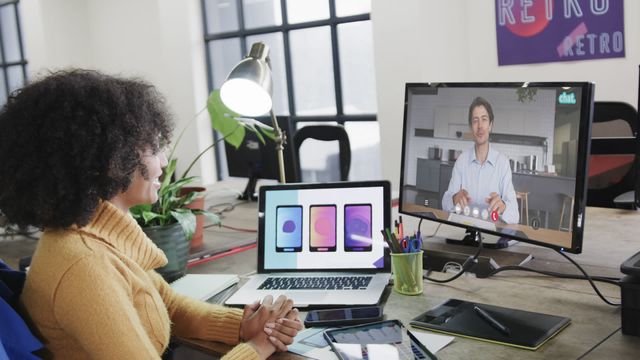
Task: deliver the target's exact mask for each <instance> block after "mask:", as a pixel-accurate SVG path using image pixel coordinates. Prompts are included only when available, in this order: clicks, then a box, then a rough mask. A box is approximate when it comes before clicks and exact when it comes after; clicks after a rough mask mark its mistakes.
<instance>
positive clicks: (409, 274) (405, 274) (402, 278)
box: [391, 250, 423, 295]
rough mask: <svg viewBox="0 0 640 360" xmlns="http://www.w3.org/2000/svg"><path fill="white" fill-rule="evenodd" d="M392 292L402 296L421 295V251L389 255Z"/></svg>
mask: <svg viewBox="0 0 640 360" xmlns="http://www.w3.org/2000/svg"><path fill="white" fill-rule="evenodd" d="M391 271H392V272H393V290H395V291H396V292H397V293H400V294H402V295H420V294H422V284H423V281H422V250H420V251H418V252H412V253H402V254H394V253H392V254H391Z"/></svg>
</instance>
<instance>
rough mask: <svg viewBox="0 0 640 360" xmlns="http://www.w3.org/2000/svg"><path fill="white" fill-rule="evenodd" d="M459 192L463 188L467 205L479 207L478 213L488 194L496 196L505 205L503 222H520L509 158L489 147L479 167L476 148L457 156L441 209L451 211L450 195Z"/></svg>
mask: <svg viewBox="0 0 640 360" xmlns="http://www.w3.org/2000/svg"><path fill="white" fill-rule="evenodd" d="M460 189H465V190H467V192H468V193H469V196H470V197H471V203H470V204H469V206H470V207H471V208H473V207H474V206H475V207H478V209H480V210H482V209H486V208H488V206H489V204H487V201H486V199H487V198H488V197H489V194H491V193H492V192H496V193H498V194H499V195H500V197H501V198H502V201H504V203H505V205H506V208H505V210H504V213H502V221H504V222H506V223H507V224H517V223H518V222H519V221H520V212H519V211H518V202H517V200H516V192H515V190H514V189H513V182H512V181H511V167H510V166H509V159H507V157H506V156H504V155H502V154H500V153H499V152H498V151H496V150H494V149H493V147H492V146H491V145H489V154H488V155H487V160H486V161H485V162H484V164H480V161H479V160H478V159H477V158H476V151H475V145H474V146H473V147H471V149H470V150H466V151H463V152H462V154H460V156H459V157H458V160H456V163H455V165H454V166H453V173H452V174H451V180H450V181H449V188H448V189H447V191H446V192H445V193H444V196H443V197H442V209H443V210H445V211H449V212H453V211H454V208H455V204H454V203H453V195H455V194H456V193H457V192H458V191H460Z"/></svg>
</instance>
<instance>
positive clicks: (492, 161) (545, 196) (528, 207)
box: [399, 82, 594, 253]
mask: <svg viewBox="0 0 640 360" xmlns="http://www.w3.org/2000/svg"><path fill="white" fill-rule="evenodd" d="M593 92H594V85H593V84H591V83H586V82H563V83H408V84H406V89H405V109H404V125H403V126H404V127H403V138H402V165H401V166H402V168H401V177H400V204H399V206H400V208H399V211H400V213H402V214H407V215H412V216H416V217H420V218H424V219H429V220H433V221H437V222H441V223H445V224H449V225H455V226H459V227H464V228H467V229H468V230H470V231H472V232H474V233H475V232H482V233H488V234H492V235H497V236H500V237H502V238H506V239H514V240H520V241H526V242H530V243H533V244H537V245H542V246H547V247H551V248H556V249H562V250H564V251H568V252H573V253H580V252H581V249H582V235H583V226H584V221H585V212H584V209H585V203H586V188H587V187H586V179H587V174H588V172H587V171H588V170H587V166H588V161H587V159H588V154H589V144H590V141H589V139H590V131H591V121H592V110H593Z"/></svg>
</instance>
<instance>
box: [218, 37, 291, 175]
mask: <svg viewBox="0 0 640 360" xmlns="http://www.w3.org/2000/svg"><path fill="white" fill-rule="evenodd" d="M271 94H272V87H271V60H270V59H269V46H268V45H266V44H265V43H263V42H257V43H254V44H253V45H251V50H250V51H249V55H247V56H246V57H245V58H244V59H242V60H241V61H240V62H239V63H238V64H237V65H236V66H235V67H234V68H233V70H231V72H230V73H229V76H227V79H226V80H225V81H224V83H223V84H222V87H221V88H220V99H221V100H222V102H223V103H224V104H225V105H226V106H227V107H228V108H229V109H231V110H233V111H235V112H236V113H238V114H240V115H243V116H260V115H263V114H265V113H266V112H267V111H268V112H269V114H270V115H271V122H272V123H273V129H274V131H275V139H274V141H275V145H276V151H277V154H278V171H279V172H280V183H282V184H284V183H285V182H286V180H285V175H284V155H283V153H282V150H283V148H284V143H285V139H284V136H283V133H282V130H281V129H280V126H278V121H277V120H276V116H275V114H274V113H273V102H272V100H271Z"/></svg>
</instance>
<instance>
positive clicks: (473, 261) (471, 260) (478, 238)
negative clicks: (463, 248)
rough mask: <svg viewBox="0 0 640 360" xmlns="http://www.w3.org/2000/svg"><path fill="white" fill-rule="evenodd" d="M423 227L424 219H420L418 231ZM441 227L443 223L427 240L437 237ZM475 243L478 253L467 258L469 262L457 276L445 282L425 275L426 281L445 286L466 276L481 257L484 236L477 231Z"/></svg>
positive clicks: (464, 264)
mask: <svg viewBox="0 0 640 360" xmlns="http://www.w3.org/2000/svg"><path fill="white" fill-rule="evenodd" d="M421 225H422V219H420V221H419V222H418V231H420V226H421ZM440 225H442V223H440V224H438V227H437V228H436V231H435V232H434V233H433V234H432V235H430V236H427V237H426V238H432V237H434V236H436V234H437V233H438V230H439V229H440ZM475 241H476V242H477V243H478V251H476V253H475V254H474V255H473V256H469V257H468V258H467V260H465V261H464V263H463V264H462V269H460V271H459V272H458V273H457V274H455V275H453V276H452V277H450V278H448V279H444V280H440V279H434V278H431V277H429V276H427V275H423V276H422V278H423V279H426V280H429V281H433V282H436V283H440V284H444V283H448V282H450V281H453V280H455V279H457V278H459V277H460V276H462V274H464V273H465V272H467V271H468V270H469V269H471V268H472V267H473V265H475V264H477V263H478V256H479V255H480V252H481V251H482V236H481V235H480V232H479V231H476V237H475Z"/></svg>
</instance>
